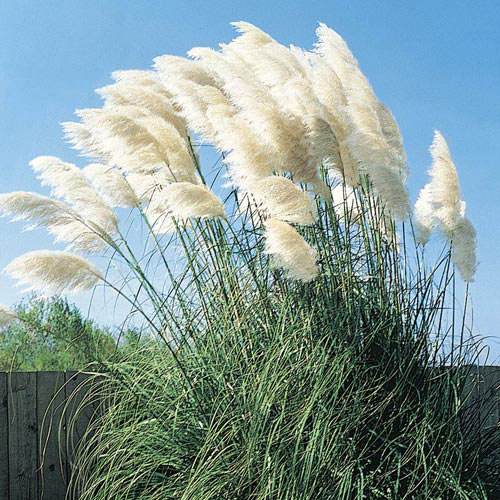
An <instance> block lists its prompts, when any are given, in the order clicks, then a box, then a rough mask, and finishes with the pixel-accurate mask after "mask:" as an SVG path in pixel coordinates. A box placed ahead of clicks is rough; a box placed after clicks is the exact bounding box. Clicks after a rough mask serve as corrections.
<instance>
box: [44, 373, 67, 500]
mask: <svg viewBox="0 0 500 500" xmlns="http://www.w3.org/2000/svg"><path fill="white" fill-rule="evenodd" d="M37 375H38V377H37V399H38V405H37V420H38V436H39V451H40V453H39V455H40V458H41V462H40V468H39V471H38V473H39V477H38V491H39V496H40V498H46V499H50V500H64V497H65V492H66V482H67V477H68V471H67V465H66V463H67V460H66V457H67V453H66V450H65V449H64V448H65V443H66V425H64V422H63V423H62V425H61V415H62V411H63V406H64V404H65V400H66V391H65V382H66V377H65V373H63V372H46V373H38V374H37ZM59 443H61V445H62V449H61V448H60V446H59Z"/></svg>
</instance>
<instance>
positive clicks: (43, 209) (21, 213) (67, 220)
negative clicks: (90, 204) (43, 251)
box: [0, 191, 112, 252]
mask: <svg viewBox="0 0 500 500" xmlns="http://www.w3.org/2000/svg"><path fill="white" fill-rule="evenodd" d="M0 212H2V214H3V215H5V216H11V220H12V221H29V222H30V225H29V226H26V227H25V230H26V231H29V230H32V229H35V228H39V227H45V228H47V229H48V231H49V233H50V234H52V235H54V236H55V241H56V242H64V243H68V244H69V246H68V248H74V249H77V250H81V251H85V252H97V251H100V250H102V249H103V248H106V246H107V244H108V242H110V241H112V239H111V236H110V235H109V234H108V233H106V232H105V231H104V230H103V229H102V228H100V227H99V226H96V225H95V224H93V223H92V222H91V221H85V220H84V219H82V218H81V217H80V215H79V214H78V212H76V211H75V210H73V209H72V208H71V207H69V206H68V205H66V204H65V203H62V202H60V201H56V200H53V199H51V198H48V197H46V196H42V195H39V194H37V193H29V192H24V191H19V192H13V193H5V194H1V195H0Z"/></svg>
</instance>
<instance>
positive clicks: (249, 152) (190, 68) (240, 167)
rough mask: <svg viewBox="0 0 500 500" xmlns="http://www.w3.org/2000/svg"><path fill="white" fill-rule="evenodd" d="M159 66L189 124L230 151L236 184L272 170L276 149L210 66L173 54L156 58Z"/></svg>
mask: <svg viewBox="0 0 500 500" xmlns="http://www.w3.org/2000/svg"><path fill="white" fill-rule="evenodd" d="M155 67H156V68H157V70H158V71H159V74H160V77H161V80H162V82H163V84H164V85H165V86H166V88H168V89H169V90H171V91H172V92H173V93H174V94H175V101H176V102H177V103H178V104H179V106H180V107H181V108H182V114H183V116H184V117H185V119H186V120H187V123H188V125H189V127H190V128H191V129H192V130H194V131H195V132H196V133H199V134H201V136H202V139H203V140H205V141H207V142H211V143H213V144H214V145H215V146H216V147H217V148H218V149H219V150H220V151H225V152H226V153H227V156H226V159H225V162H226V164H227V165H228V167H229V171H230V176H231V179H232V181H233V182H234V183H235V184H236V185H238V186H242V184H243V183H244V182H245V180H246V179H249V178H250V179H253V178H256V177H262V176H266V175H271V174H272V172H273V166H274V165H276V163H277V159H276V157H275V153H274V152H273V150H272V149H271V148H270V147H268V146H266V145H265V144H264V145H263V144H262V140H261V138H260V137H259V135H258V134H257V133H256V132H255V130H254V129H253V128H252V127H251V126H250V125H249V124H248V122H246V121H245V120H243V119H242V117H241V116H240V115H239V112H238V110H237V109H236V108H235V106H234V105H233V104H232V102H231V101H230V100H229V98H228V97H227V95H225V94H224V93H223V92H222V91H221V90H220V89H219V87H218V85H217V84H216V80H215V78H214V77H212V76H210V74H209V72H208V69H207V68H205V67H204V66H203V65H202V64H201V63H200V62H199V61H190V60H187V59H182V58H178V57H171V56H162V57H159V58H156V59H155Z"/></svg>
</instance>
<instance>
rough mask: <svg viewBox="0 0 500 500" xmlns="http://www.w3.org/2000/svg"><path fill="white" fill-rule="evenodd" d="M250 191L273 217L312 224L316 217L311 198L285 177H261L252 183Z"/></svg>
mask: <svg viewBox="0 0 500 500" xmlns="http://www.w3.org/2000/svg"><path fill="white" fill-rule="evenodd" d="M250 192H251V194H252V195H253V196H254V197H255V200H256V202H257V203H258V204H261V205H262V207H263V209H264V210H265V211H266V212H267V213H268V215H270V216H271V217H275V218H277V219H280V220H284V221H287V222H292V223H296V224H312V223H313V222H314V220H315V219H316V211H315V207H314V204H313V202H312V200H311V198H309V196H308V195H307V193H305V192H304V191H302V190H301V189H299V188H298V187H297V186H296V185H295V184H294V183H293V182H292V181H290V180H289V179H287V178H285V177H280V176H270V177H265V178H263V179H259V180H257V181H255V182H253V183H252V184H251V185H250Z"/></svg>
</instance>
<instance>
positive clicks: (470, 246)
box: [452, 217, 477, 282]
mask: <svg viewBox="0 0 500 500" xmlns="http://www.w3.org/2000/svg"><path fill="white" fill-rule="evenodd" d="M452 258H453V262H454V264H455V266H456V267H457V269H458V272H459V274H460V276H461V277H462V279H463V280H464V281H466V282H471V281H474V274H475V273H476V269H477V261H476V231H475V229H474V227H473V226H472V224H471V223H470V221H469V219H467V218H466V217H462V218H460V219H459V221H458V223H457V225H456V227H455V230H454V231H453V241H452Z"/></svg>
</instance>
